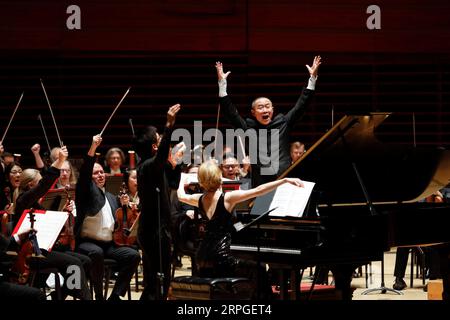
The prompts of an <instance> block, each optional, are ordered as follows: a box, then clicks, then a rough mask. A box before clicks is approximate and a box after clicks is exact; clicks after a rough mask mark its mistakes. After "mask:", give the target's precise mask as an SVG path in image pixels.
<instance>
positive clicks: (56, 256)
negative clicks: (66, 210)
mask: <svg viewBox="0 0 450 320" xmlns="http://www.w3.org/2000/svg"><path fill="white" fill-rule="evenodd" d="M67 156H68V152H67V148H66V147H62V148H61V150H60V151H59V154H58V159H57V160H56V161H55V162H53V164H52V165H51V166H50V167H49V168H48V169H47V170H46V171H45V172H44V173H43V174H44V175H43V176H41V173H40V172H39V171H38V170H36V169H26V170H24V171H23V172H22V174H21V176H20V185H19V188H18V189H17V190H16V191H15V194H14V199H15V201H14V204H15V214H14V215H13V221H14V223H17V221H18V220H19V218H20V216H21V215H22V212H23V211H24V210H25V209H29V208H35V209H41V208H42V207H41V206H40V204H39V203H38V201H39V199H40V198H41V197H42V196H44V195H45V194H46V193H47V191H48V190H49V189H50V187H51V186H52V185H53V183H54V182H55V180H56V179H57V178H58V177H59V176H60V169H61V167H62V165H63V164H64V161H65V160H66V159H67ZM42 253H43V255H44V256H45V257H46V259H45V260H44V261H42V262H41V263H40V265H39V268H41V269H43V268H57V269H58V270H59V272H60V273H61V274H62V275H63V276H64V277H65V278H66V277H68V276H70V275H71V274H70V273H67V270H68V267H69V266H71V265H72V266H73V265H75V266H78V270H80V285H81V288H79V289H69V288H68V287H67V281H65V285H64V287H63V288H62V290H63V295H66V294H70V295H72V296H73V297H76V298H79V299H82V300H90V299H91V294H90V291H89V288H88V286H87V279H86V274H85V271H84V266H83V262H82V260H81V259H80V257H79V255H78V254H76V253H72V252H58V251H57V250H52V251H51V252H48V251H46V250H42ZM85 258H86V259H88V258H87V257H85ZM69 270H70V269H69ZM38 281H45V279H38Z"/></svg>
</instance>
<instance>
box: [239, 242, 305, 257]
mask: <svg viewBox="0 0 450 320" xmlns="http://www.w3.org/2000/svg"><path fill="white" fill-rule="evenodd" d="M231 250H232V251H244V252H257V251H258V247H257V246H248V245H236V244H232V245H231ZM259 250H260V252H261V253H276V254H288V255H301V253H302V251H301V250H300V249H286V248H275V247H264V246H261V247H260V248H259Z"/></svg>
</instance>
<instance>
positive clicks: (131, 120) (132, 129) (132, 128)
mask: <svg viewBox="0 0 450 320" xmlns="http://www.w3.org/2000/svg"><path fill="white" fill-rule="evenodd" d="M128 123H129V124H130V127H131V133H132V134H133V138H134V137H136V135H135V134H134V127H133V119H131V118H130V119H128Z"/></svg>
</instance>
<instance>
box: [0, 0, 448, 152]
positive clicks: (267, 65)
mask: <svg viewBox="0 0 450 320" xmlns="http://www.w3.org/2000/svg"><path fill="white" fill-rule="evenodd" d="M71 4H76V5H78V6H79V7H80V8H81V30H68V29H67V27H66V19H67V18H68V17H69V15H70V14H67V13H66V8H67V7H68V6H69V5H71ZM371 4H377V5H378V6H379V7H380V8H381V29H380V30H369V29H368V28H367V27H366V20H367V18H368V17H369V14H367V13H366V9H367V7H368V6H369V5H371ZM449 12H450V3H449V2H448V1H438V0H432V1H406V0H400V1H378V2H377V3H371V2H368V1H356V0H344V1H339V2H336V1H331V0H322V1H321V0H316V1H295V0H281V1H256V0H247V1H238V0H234V1H233V0H215V1H202V0H196V1H194V0H188V1H181V0H159V1H157V0H145V1H144V0H131V1H119V0H108V1H102V0H94V1H75V2H72V1H70V2H69V1H0V128H1V130H0V132H1V133H3V130H4V128H5V127H6V125H7V123H8V120H9V118H10V116H11V114H12V111H13V108H14V106H15V104H16V102H17V99H18V97H19V95H20V93H21V92H22V91H24V92H25V96H24V100H23V103H22V105H21V107H20V108H19V111H18V112H17V115H16V118H15V119H14V121H13V123H12V126H11V128H10V131H9V132H8V135H7V137H6V139H5V141H4V146H5V149H6V150H8V151H11V152H19V153H22V154H23V157H24V160H25V159H30V158H31V157H30V156H31V152H30V151H29V148H30V147H31V145H32V144H33V143H35V142H39V143H41V145H42V146H43V149H46V147H45V145H46V143H45V140H44V137H43V132H42V129H41V127H40V124H39V121H38V120H37V116H38V114H41V115H42V118H43V121H44V124H45V126H46V130H47V134H48V136H49V139H50V143H51V145H52V146H56V145H57V139H56V135H55V130H54V127H53V124H52V121H51V118H50V113H49V110H48V107H47V104H46V101H45V98H44V95H43V92H42V89H41V87H40V84H39V79H40V78H42V79H43V81H44V83H45V85H46V88H47V92H48V94H49V98H50V101H51V103H52V106H53V110H54V114H55V117H56V119H57V122H58V127H59V131H60V134H61V138H62V140H63V141H64V142H65V143H66V144H67V145H68V146H69V147H70V151H71V155H72V156H80V155H82V154H84V152H85V151H86V150H87V146H88V144H89V143H90V139H91V137H92V135H94V134H96V133H98V132H99V131H100V130H101V129H102V128H103V125H104V124H105V122H106V120H107V119H108V117H109V115H110V113H111V112H112V110H113V108H114V106H115V105H116V104H117V103H118V101H119V100H120V98H121V96H122V95H123V94H124V92H125V91H126V89H127V88H128V86H131V87H132V89H131V91H130V94H129V95H128V97H127V98H126V100H125V101H124V103H123V105H122V106H121V108H120V109H119V111H118V112H117V114H116V115H115V117H114V118H113V119H112V121H111V123H110V126H109V127H108V128H107V129H106V131H105V133H104V135H103V137H104V145H103V146H102V148H101V150H100V151H101V152H102V153H104V152H105V151H106V149H107V148H108V147H110V146H112V145H118V146H120V147H122V148H124V149H128V148H129V143H130V140H131V129H130V126H129V119H132V121H133V123H134V125H135V127H136V128H137V127H139V126H141V125H144V124H156V125H158V126H160V127H161V126H162V125H163V123H164V119H165V113H166V111H167V108H168V107H169V106H170V105H172V104H174V103H181V104H182V106H183V110H182V111H181V112H180V114H179V119H178V121H177V124H178V126H179V127H185V128H188V129H192V125H193V121H194V120H202V121H203V126H204V128H210V127H214V126H215V122H216V113H217V103H218V101H217V84H216V75H215V68H214V63H215V61H217V60H221V61H223V62H224V65H225V69H226V70H231V71H232V74H231V76H230V78H229V89H228V92H229V94H230V95H232V96H233V99H234V100H235V102H236V103H237V104H238V105H239V106H240V111H241V112H242V113H243V114H248V113H249V104H250V102H251V101H252V100H253V99H254V98H255V97H257V96H261V95H266V96H268V97H270V98H271V99H272V100H273V102H274V105H275V107H276V109H277V111H279V112H286V111H287V110H289V108H290V107H291V106H292V105H293V104H294V103H295V101H296V99H297V97H298V95H299V92H300V90H301V87H302V86H303V85H304V84H305V81H306V80H307V77H308V75H307V70H306V68H305V66H304V65H305V64H310V63H311V62H312V58H313V56H314V55H316V54H320V55H321V56H322V57H323V59H324V65H323V66H322V67H321V70H320V77H319V82H318V86H317V95H316V98H315V102H314V104H313V105H312V106H311V108H310V110H309V111H308V112H307V114H306V116H305V117H304V118H303V120H302V121H301V122H300V123H299V124H298V125H297V127H296V130H295V131H294V133H293V137H292V138H293V139H300V140H302V141H304V142H305V143H306V144H307V145H311V144H312V143H313V142H314V141H316V140H317V139H318V138H319V137H320V136H321V135H322V134H323V133H324V132H325V131H326V130H327V129H328V128H330V126H331V111H332V110H334V116H335V120H337V119H339V118H340V117H341V116H342V115H344V114H345V113H348V112H368V111H389V112H393V115H392V116H391V117H390V119H388V120H387V121H386V123H385V124H384V125H383V126H382V127H381V128H380V132H379V137H380V139H382V140H383V141H386V143H399V144H403V145H405V144H412V142H413V134H412V132H413V126H412V118H413V114H414V116H415V120H416V141H417V144H418V145H419V146H431V147H435V146H444V147H448V146H449V144H450V130H449V129H448V127H449V122H450V113H449V111H448V110H449V105H450V103H449V96H450V19H448V14H449ZM220 126H221V128H227V127H228V126H227V124H226V123H224V119H223V118H221V122H220Z"/></svg>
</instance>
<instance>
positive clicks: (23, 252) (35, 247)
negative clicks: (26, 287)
mask: <svg viewBox="0 0 450 320" xmlns="http://www.w3.org/2000/svg"><path fill="white" fill-rule="evenodd" d="M28 215H29V218H30V228H31V229H32V231H30V233H29V234H28V239H27V240H25V241H23V243H21V244H20V249H19V253H18V255H17V259H16V261H15V262H14V265H13V266H12V268H11V271H12V273H13V274H16V275H17V278H15V279H12V280H13V281H16V282H17V283H19V284H26V283H27V282H28V279H29V277H30V258H31V257H36V258H43V257H44V256H43V255H42V252H41V249H39V244H38V242H37V238H36V231H34V222H35V221H36V219H35V217H34V209H31V210H30V211H29V212H28Z"/></svg>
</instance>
